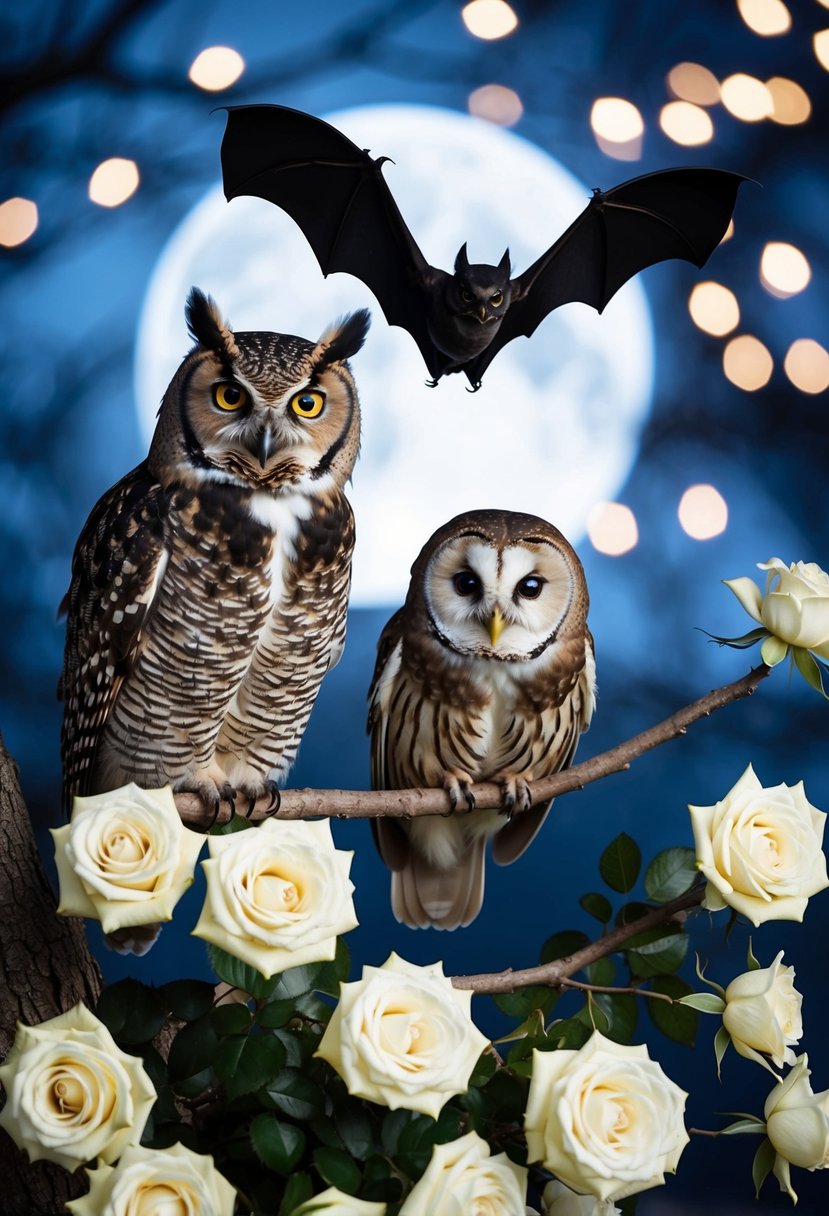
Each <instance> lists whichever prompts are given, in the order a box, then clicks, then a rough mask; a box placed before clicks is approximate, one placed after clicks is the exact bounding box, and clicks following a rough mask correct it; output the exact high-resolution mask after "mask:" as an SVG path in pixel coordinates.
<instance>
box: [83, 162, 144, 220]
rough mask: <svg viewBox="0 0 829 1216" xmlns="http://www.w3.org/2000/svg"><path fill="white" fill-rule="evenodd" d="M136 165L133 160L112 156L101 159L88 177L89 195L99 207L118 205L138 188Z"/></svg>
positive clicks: (138, 178)
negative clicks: (107, 158)
mask: <svg viewBox="0 0 829 1216" xmlns="http://www.w3.org/2000/svg"><path fill="white" fill-rule="evenodd" d="M140 180H141V179H140V177H139V175H138V165H136V163H135V161H134V160H125V159H124V158H123V157H121V156H112V157H110V159H109V160H104V161H101V163H100V165H98V168H97V169H96V170H95V172H94V173H93V174H92V176H91V177H90V179H89V197H90V198H91V199H92V201H93V203H97V204H98V206H99V207H120V205H121V203H125V202H126V201H127V199H128V198H131V197H132V195H133V194H135V192H136V190H137V189H138V183H139V181H140Z"/></svg>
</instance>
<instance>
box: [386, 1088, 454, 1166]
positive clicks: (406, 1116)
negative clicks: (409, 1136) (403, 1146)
mask: <svg viewBox="0 0 829 1216" xmlns="http://www.w3.org/2000/svg"><path fill="white" fill-rule="evenodd" d="M473 1092H477V1091H473ZM413 1118H414V1116H413V1114H412V1112H411V1111H408V1110H403V1109H400V1110H392V1111H389V1113H388V1114H387V1115H386V1117H385V1118H384V1119H383V1126H382V1128H381V1130H380V1134H381V1137H382V1140H383V1148H384V1149H385V1150H386V1152H387V1153H388V1154H389V1156H390V1157H393V1156H394V1155H395V1153H396V1152H397V1146H398V1144H399V1143H400V1137H401V1135H402V1134H403V1129H404V1128H405V1127H406V1126H407V1125H408V1123H409V1121H410V1120H411V1119H413Z"/></svg>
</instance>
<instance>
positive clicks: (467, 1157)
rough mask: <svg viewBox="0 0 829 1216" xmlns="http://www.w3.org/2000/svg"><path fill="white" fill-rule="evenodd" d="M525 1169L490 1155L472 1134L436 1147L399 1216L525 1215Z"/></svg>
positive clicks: (485, 1145) (506, 1159) (505, 1158)
mask: <svg viewBox="0 0 829 1216" xmlns="http://www.w3.org/2000/svg"><path fill="white" fill-rule="evenodd" d="M526 1197H527V1171H526V1170H525V1169H524V1168H523V1167H522V1166H520V1165H515V1163H514V1162H512V1161H510V1159H509V1157H508V1156H507V1155H506V1153H499V1154H498V1156H497V1157H492V1156H490V1150H489V1145H488V1144H487V1142H486V1140H482V1139H481V1137H480V1136H479V1135H477V1133H476V1132H469V1133H468V1135H466V1136H461V1138H460V1139H459V1140H452V1141H450V1142H449V1144H436V1145H435V1146H434V1148H433V1149H432V1157H431V1160H430V1162H429V1164H428V1165H427V1166H426V1170H425V1171H424V1173H423V1175H422V1177H421V1178H420V1180H419V1181H418V1182H416V1183H415V1185H414V1186H413V1187H412V1189H411V1191H410V1192H409V1194H408V1195H407V1196H406V1199H405V1200H404V1202H403V1206H402V1207H401V1209H400V1216H461V1214H462V1216H517V1213H522V1212H524V1211H525V1206H524V1204H525V1200H526Z"/></svg>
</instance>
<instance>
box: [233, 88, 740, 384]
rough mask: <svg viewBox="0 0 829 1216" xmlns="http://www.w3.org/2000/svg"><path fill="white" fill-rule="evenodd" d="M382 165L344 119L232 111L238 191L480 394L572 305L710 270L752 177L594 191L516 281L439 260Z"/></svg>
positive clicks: (672, 172)
mask: <svg viewBox="0 0 829 1216" xmlns="http://www.w3.org/2000/svg"><path fill="white" fill-rule="evenodd" d="M389 159H390V158H389V157H387V156H379V157H377V159H374V158H373V157H372V156H370V155H369V153H368V152H367V151H365V150H363V149H361V148H358V147H357V145H356V144H354V143H352V142H351V140H350V139H348V138H347V137H346V136H345V135H343V134H342V132H341V131H338V130H337V129H336V127H332V126H331V125H330V124H329V123H326V122H323V121H322V120H321V119H319V118H314V117H312V115H310V114H303V113H302V112H301V111H299V110H290V109H287V108H286V107H284V106H274V105H251V106H231V107H230V108H229V109H228V120H227V129H226V131H225V135H224V139H223V141H222V172H223V175H224V190H225V195H226V197H227V198H228V199H231V198H236V197H237V196H238V195H241V194H254V195H257V196H258V197H259V198H264V199H267V200H268V201H269V202H272V203H275V204H276V205H277V207H281V208H282V209H283V210H284V211H287V212H288V214H289V215H290V216H291V217H292V218H293V219H294V220H295V221H296V222H297V224H298V225H299V226H300V228H301V229H302V231H303V232H304V234H305V236H306V238H307V240H308V242H309V244H310V245H311V248H312V249H313V251H314V253H315V254H316V257H317V260H318V262H319V264H320V267H321V268H322V272H323V274H325V275H328V274H330V273H331V272H332V271H336V270H342V271H345V272H346V273H348V274H353V275H356V276H357V278H358V279H362V281H363V282H364V283H365V284H366V286H367V287H369V288H371V290H372V292H373V293H374V295H375V296H376V297H377V300H378V302H379V304H380V307H381V308H382V310H383V312H384V313H385V316H386V320H387V321H388V322H389V324H390V325H400V326H401V327H402V328H403V329H407V330H408V331H409V333H410V334H411V335H412V337H413V338H414V340H415V342H416V343H417V345H418V347H419V348H420V353H421V354H422V355H423V358H424V361H425V363H426V366H427V367H428V369H429V373H430V375H431V376H432V377H433V379H432V384H437V382H438V380H439V379H440V378H441V376H444V375H446V374H447V373H448V372H464V373H465V374H466V376H467V378H468V379H469V382H470V384H471V385H472V387H473V389H474V388H478V387H479V386H480V383H481V377H482V376H483V374H484V372H485V371H486V369H487V367H488V366H489V364H490V363H491V362H492V360H493V359H494V358H495V356H496V355H497V353H498V351H499V350H500V349H501V347H502V346H505V345H506V343H507V342H511V341H512V339H513V338H516V337H517V336H518V335H519V334H526V335H527V337H529V335H530V334H531V333H532V332H533V331H534V330H535V329H536V327H537V326H538V325H539V324H540V323H541V322H542V321H543V320H544V318H545V317H546V316H547V314H548V313H549V312H552V310H553V309H554V308H559V307H560V305H562V304H567V303H569V302H570V301H571V300H581V301H583V302H584V303H585V304H590V305H592V307H593V308H596V309H598V311H599V312H601V311H602V309H603V308H604V306H605V305H606V304H607V302H608V300H609V299H610V298H611V296H613V295H614V294H615V292H617V291H618V290H619V288H620V287H621V286H622V284H623V283H626V282H627V280H628V279H630V278H632V276H633V275H635V274H637V273H638V272H639V271H640V270H644V269H645V267H646V266H651V265H653V263H654V262H661V261H665V260H666V259H667V258H682V259H684V260H685V261H687V262H693V263H694V264H695V265H696V266H702V265H704V263H705V262H706V260H707V258H708V257H709V256H710V254H711V253H712V252H713V250H714V249H715V248H716V247H717V245H718V244H719V242H720V240H721V239H722V237H723V235H724V233H725V230H726V228H727V227H728V222H729V220H730V218H731V213H732V211H733V210H734V203H735V200H736V197H737V190H738V188H739V186H740V183H741V182H743V181H745V180H746V179H745V178H744V177H742V176H741V175H739V174H737V173H727V172H724V171H723V170H720V169H666V170H664V171H662V172H658V173H647V174H645V175H644V176H643V177H635V178H633V179H632V180H631V181H628V182H622V184H621V185H620V186H616V187H614V188H613V189H612V190H608V191H606V192H603V191H601V190H599V189H596V190H594V191H593V197H592V198H591V199H590V202H589V203H588V204H587V206H586V207H585V209H584V211H583V212H582V213H581V215H580V216H578V218H577V219H576V220H574V222H573V223H572V224H571V225H570V227H569V228H568V229H567V231H566V232H565V233H564V234H563V235H562V236H560V237H559V239H558V240H557V241H556V242H555V244H554V245H552V246H551V247H550V248H549V249H548V250H547V252H546V253H543V254H542V255H541V257H540V258H539V259H538V260H537V261H536V262H534V263H533V264H532V266H530V267H529V269H528V270H525V271H524V273H523V274H520V275H518V277H517V278H514V279H513V278H511V277H510V276H511V269H510V259H509V250H507V251H506V253H505V254H504V256H503V257H502V259H501V261H500V262H499V264H498V265H497V266H489V265H470V264H469V261H468V259H467V255H466V245H465V244H464V245H463V246H462V247H461V249H460V252H459V253H458V256H457V258H456V259H455V267H454V274H448V273H447V272H446V271H445V270H440V269H439V268H438V267H436V266H430V265H429V263H428V262H427V261H426V259H425V258H424V256H423V254H422V253H421V252H420V249H419V248H418V245H417V242H416V241H415V239H414V237H413V236H412V234H411V232H409V229H408V228H407V227H406V223H405V220H404V219H403V216H402V215H401V214H400V211H399V209H398V206H397V204H396V203H395V201H394V197H393V195H392V193H391V191H390V190H389V187H388V185H387V184H386V181H385V179H384V177H383V173H382V167H383V164H384V162H385V161H387V160H389Z"/></svg>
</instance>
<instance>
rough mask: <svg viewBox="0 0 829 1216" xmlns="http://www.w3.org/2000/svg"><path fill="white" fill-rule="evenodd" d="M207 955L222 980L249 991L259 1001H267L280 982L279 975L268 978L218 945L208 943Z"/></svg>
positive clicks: (232, 986) (243, 990) (233, 986)
mask: <svg viewBox="0 0 829 1216" xmlns="http://www.w3.org/2000/svg"><path fill="white" fill-rule="evenodd" d="M207 956H208V958H209V959H210V966H211V967H212V968H213V970H214V971H215V972H216V975H217V976H218V977H219V979H220V980H224V982H225V983H226V984H230V986H231V988H240V989H241V990H242V992H249V993H250V995H251V996H255V997H256V999H257V1000H259V1001H266V1000H267V999H268V997H269V996H270V995H271V993H272V992H273V990H274V989H275V988H276V985H277V983H278V982H279V978H280V977H279V976H278V975H274V976H271V978H270V979H269V980H266V979H265V977H264V975H262V973H261V972H260V971H257V970H256V968H255V967H250V966H249V965H248V964H247V963H243V962H242V961H241V959H238V958H234V957H233V955H232V954H228V953H227V951H226V950H220V949H219V947H218V946H213V945H210V944H208V946H207Z"/></svg>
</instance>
